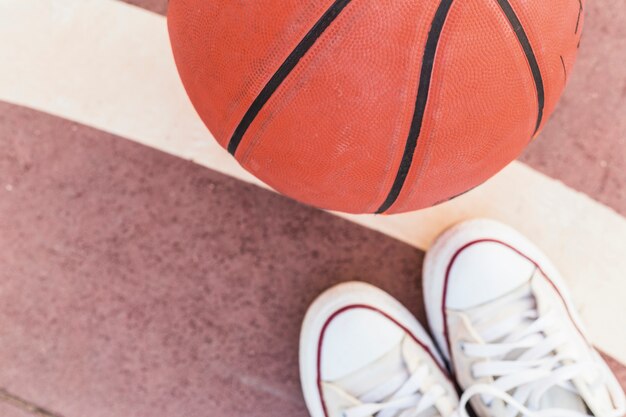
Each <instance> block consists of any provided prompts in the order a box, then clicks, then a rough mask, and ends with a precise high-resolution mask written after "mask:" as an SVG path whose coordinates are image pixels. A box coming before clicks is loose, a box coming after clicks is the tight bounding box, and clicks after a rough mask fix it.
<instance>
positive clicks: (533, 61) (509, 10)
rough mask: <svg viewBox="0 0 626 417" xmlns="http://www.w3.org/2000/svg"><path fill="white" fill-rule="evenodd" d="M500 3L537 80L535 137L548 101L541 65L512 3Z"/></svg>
mask: <svg viewBox="0 0 626 417" xmlns="http://www.w3.org/2000/svg"><path fill="white" fill-rule="evenodd" d="M498 3H499V4H500V8H501V9H502V11H503V12H504V14H505V15H506V17H507V19H509V23H510V24H511V26H512V27H513V31H514V32H515V35H517V39H518V40H519V43H520V44H521V45H522V49H524V54H526V59H527V60H528V64H529V65H530V70H531V72H532V75H533V78H534V80H535V87H536V88H537V102H538V106H537V107H538V111H537V113H538V115H537V125H536V126H535V131H534V133H533V136H534V135H536V134H537V132H538V131H539V128H540V127H541V122H542V121H543V111H544V107H545V101H546V97H545V87H544V84H543V77H542V76H541V70H540V69H539V63H538V62H537V57H536V56H535V52H534V51H533V47H532V46H531V44H530V40H529V39H528V36H527V35H526V32H525V31H524V28H523V27H522V22H520V20H519V18H518V17H517V15H516V14H515V10H513V7H512V6H511V3H509V2H508V0H498Z"/></svg>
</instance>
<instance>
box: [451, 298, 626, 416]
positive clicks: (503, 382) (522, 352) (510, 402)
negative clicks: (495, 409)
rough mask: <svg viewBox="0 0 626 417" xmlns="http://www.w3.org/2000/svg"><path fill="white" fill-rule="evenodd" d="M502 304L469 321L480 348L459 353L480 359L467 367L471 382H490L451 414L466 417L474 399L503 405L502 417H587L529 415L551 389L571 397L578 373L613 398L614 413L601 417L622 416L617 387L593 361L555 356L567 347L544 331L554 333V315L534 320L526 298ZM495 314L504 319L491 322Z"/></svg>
mask: <svg viewBox="0 0 626 417" xmlns="http://www.w3.org/2000/svg"><path fill="white" fill-rule="evenodd" d="M503 302H504V303H506V307H505V306H504V305H493V306H491V307H490V308H488V309H484V310H482V311H480V313H478V314H474V315H473V316H472V317H471V319H472V322H473V323H474V324H475V327H476V329H477V330H478V332H479V334H480V335H481V337H482V338H483V340H484V341H485V343H484V344H470V343H466V344H464V345H462V350H463V352H464V354H465V355H467V356H468V357H470V358H473V359H478V360H479V361H480V360H484V361H482V362H478V363H476V364H475V365H474V366H473V368H472V372H473V374H474V375H473V376H474V378H475V379H478V378H482V377H491V378H494V383H493V384H491V385H485V384H477V385H475V386H472V387H470V388H469V389H468V390H466V391H465V393H464V394H463V396H462V398H461V405H460V407H459V410H458V411H457V415H458V417H469V415H468V414H467V412H466V411H465V408H466V405H467V404H468V402H469V401H470V400H471V399H472V398H473V397H475V396H477V395H480V396H481V398H482V400H483V401H484V402H485V403H486V404H489V403H490V402H492V401H493V400H494V399H500V400H502V401H503V402H504V403H505V404H506V405H507V406H508V407H507V411H506V413H507V414H506V417H516V416H518V415H521V416H524V417H590V416H588V415H587V414H582V413H580V412H576V411H572V410H564V409H549V410H541V411H533V410H531V408H532V409H535V410H538V409H539V408H540V401H541V398H542V396H543V395H544V394H545V393H546V392H548V391H549V390H550V389H552V388H554V387H560V388H561V389H564V390H566V391H569V392H573V393H577V390H576V387H575V386H574V384H573V383H572V380H574V379H575V378H576V377H578V376H581V375H583V374H584V375H596V376H597V377H596V382H595V383H594V384H592V385H595V384H602V385H605V386H606V387H607V389H608V390H609V393H610V394H611V396H612V397H613V401H614V404H613V405H614V406H615V409H614V410H612V411H611V412H610V413H609V414H608V415H607V416H606V417H622V416H623V415H624V414H625V413H626V401H625V400H624V397H623V395H622V391H621V388H620V387H619V386H616V384H615V382H614V380H613V379H610V378H608V377H607V375H606V373H605V370H604V369H603V368H602V367H600V366H599V365H598V364H596V363H595V362H588V361H587V362H582V361H580V360H579V359H578V358H575V357H572V356H567V355H564V354H557V353H555V352H556V351H557V349H558V348H560V347H562V346H564V345H566V344H567V335H566V334H565V333H563V332H560V333H559V332H557V333H552V335H550V336H546V332H545V330H547V329H550V328H552V329H554V324H555V323H556V320H555V313H554V312H548V313H547V314H544V315H543V316H541V317H539V313H538V311H537V309H536V303H535V299H534V297H532V296H531V295H530V294H527V295H525V296H523V297H521V298H519V299H517V300H513V301H511V300H504V301H503ZM497 304H500V303H497ZM496 311H499V312H502V311H507V312H508V315H507V316H506V317H505V318H504V319H502V320H499V321H498V322H496V323H493V317H497V316H496V315H495V314H494V313H495V312H496ZM509 392H511V393H512V394H509ZM603 417H604V416H603Z"/></svg>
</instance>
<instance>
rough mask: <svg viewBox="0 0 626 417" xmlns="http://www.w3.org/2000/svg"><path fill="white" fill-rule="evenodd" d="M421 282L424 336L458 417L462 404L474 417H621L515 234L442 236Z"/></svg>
mask: <svg viewBox="0 0 626 417" xmlns="http://www.w3.org/2000/svg"><path fill="white" fill-rule="evenodd" d="M590 278H591V277H590ZM423 283H424V296H425V298H426V309H427V313H428V319H429V323H430V326H431V329H432V331H433V334H434V337H435V339H436V341H437V343H438V345H439V347H440V349H441V351H442V352H443V353H444V356H445V357H446V359H447V360H448V362H449V364H450V366H451V369H452V370H453V372H454V374H455V377H456V379H457V382H458V383H459V385H460V387H461V388H462V389H464V390H465V394H464V395H463V397H462V400H461V405H462V407H461V409H460V411H459V415H461V416H466V415H467V414H466V412H465V405H466V404H467V402H468V401H471V404H472V406H473V408H474V410H475V411H476V413H477V414H478V415H479V416H480V417H516V416H541V417H548V416H550V417H570V416H571V417H580V416H588V415H593V416H596V417H608V416H611V417H622V415H623V414H624V413H625V412H626V406H625V400H624V393H623V391H622V390H621V388H620V386H619V383H618V382H617V380H616V378H615V376H614V375H613V374H612V373H611V371H610V370H609V368H608V366H607V365H606V363H605V362H604V361H603V359H602V358H601V357H600V355H599V354H598V353H597V352H596V350H595V349H594V348H593V347H592V345H591V344H590V342H589V341H588V340H587V339H586V337H585V333H584V328H583V326H582V324H581V320H580V318H579V316H578V314H577V312H576V310H575V309H574V307H573V303H572V300H571V299H570V295H569V293H568V291H567V289H566V288H565V285H564V283H563V280H562V279H561V277H560V276H559V274H558V272H557V271H556V269H555V267H554V266H553V265H552V264H551V263H550V262H549V261H548V259H547V258H546V256H545V255H544V254H543V253H541V251H540V250H539V249H538V248H537V247H535V246H534V245H533V244H532V243H531V242H529V241H528V240H527V239H526V238H524V237H523V236H521V235H520V234H519V233H517V232H516V231H515V230H513V229H511V228H509V227H507V226H504V225H502V224H500V223H496V222H493V221H489V220H475V221H471V222H468V223H464V224H461V225H459V226H457V227H455V228H453V229H452V230H450V231H448V232H447V233H444V235H443V236H442V237H440V238H439V240H438V241H437V242H436V244H435V245H434V247H433V248H432V249H431V250H430V251H429V252H428V254H427V255H426V261H425V264H424V280H423ZM598 308H603V306H598Z"/></svg>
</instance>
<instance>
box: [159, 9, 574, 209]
mask: <svg viewBox="0 0 626 417" xmlns="http://www.w3.org/2000/svg"><path fill="white" fill-rule="evenodd" d="M583 7H584V4H583V2H582V0H249V1H245V2H242V1H234V0H210V1H209V0H170V10H169V18H168V21H169V30H170V37H171V41H172V46H173V50H174V56H175V59H176V63H177V66H178V70H179V72H180V75H181V77H182V80H183V83H184V85H185V88H186V89H187V92H188V94H189V97H190V98H191V101H192V102H193V104H194V105H195V107H196V109H197V111H198V113H199V114H200V116H201V117H202V119H203V120H204V122H205V123H206V125H207V126H208V127H209V129H210V130H211V132H212V133H213V135H214V136H215V137H216V138H217V140H218V141H219V143H220V144H221V145H222V146H223V147H224V148H226V149H228V150H229V151H230V153H232V154H233V155H234V156H235V158H237V160H238V161H239V163H240V164H241V165H242V166H244V167H245V168H246V169H247V170H248V171H250V172H251V173H253V174H254V175H256V176H257V177H258V178H260V179H261V180H263V181H264V182H266V183H267V184H269V185H270V186H272V187H273V188H275V189H276V190H277V191H280V192H282V193H284V194H286V195H288V196H290V197H293V198H294V199H297V200H299V201H302V202H304V203H308V204H311V205H314V206H317V207H321V208H325V209H333V210H339V211H344V212H352V213H400V212H406V211H411V210H416V209H420V208H424V207H428V206H431V205H434V204H437V203H440V202H443V201H446V200H449V199H450V198H453V197H454V196H457V195H459V194H462V193H464V192H465V191H467V190H469V189H471V188H473V187H475V186H477V185H479V184H481V183H482V182H484V181H485V180H487V179H488V178H489V177H491V176H492V175H494V174H495V173H497V172H498V171H499V170H501V169H502V168H503V167H504V166H506V165H507V164H508V163H510V162H511V161H512V160H514V159H515V158H516V157H517V156H518V155H519V154H520V153H521V151H522V150H523V149H524V147H525V146H526V145H527V144H528V143H529V142H530V141H531V140H532V139H533V138H534V137H535V136H536V135H537V134H538V132H539V131H540V130H541V128H542V126H543V125H544V124H545V122H546V119H547V117H548V116H549V115H550V114H551V113H552V111H553V110H554V108H555V106H556V104H557V101H558V99H559V97H560V95H561V93H562V91H563V88H564V86H565V84H566V81H567V78H568V75H569V73H570V71H571V68H572V65H573V63H574V60H575V57H576V53H577V49H578V45H579V41H580V34H581V31H582V26H583V13H582V12H583Z"/></svg>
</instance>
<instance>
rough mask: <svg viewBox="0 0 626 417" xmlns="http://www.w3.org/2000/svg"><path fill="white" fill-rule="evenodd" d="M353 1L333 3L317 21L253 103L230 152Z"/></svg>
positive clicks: (238, 129) (232, 142)
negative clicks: (302, 60) (305, 56)
mask: <svg viewBox="0 0 626 417" xmlns="http://www.w3.org/2000/svg"><path fill="white" fill-rule="evenodd" d="M351 1H352V0H337V1H335V3H333V5H332V6H331V7H330V8H329V9H328V10H327V11H326V12H325V13H324V15H323V16H322V17H321V18H320V20H318V21H317V23H316V24H315V26H313V28H312V29H311V30H310V31H309V32H308V33H307V34H306V36H305V37H304V38H303V39H302V40H301V41H300V43H299V44H298V46H296V49H294V50H293V52H292V53H291V54H290V55H289V56H288V57H287V59H286V60H285V62H283V64H282V65H281V66H280V68H279V69H278V71H276V73H275V74H274V75H273V76H272V78H271V79H270V80H269V82H268V83H267V85H266V86H265V87H264V88H263V90H261V93H260V94H259V96H258V97H257V98H256V99H255V100H254V102H252V105H251V106H250V108H249V109H248V111H247V112H246V114H245V115H244V117H243V119H242V120H241V122H240V123H239V125H238V126H237V128H236V129H235V133H234V134H233V136H232V138H231V139H230V142H229V143H228V152H230V153H231V154H233V155H234V154H235V152H237V148H238V147H239V144H240V143H241V140H242V139H243V136H244V135H245V134H246V131H247V130H248V128H250V125H251V124H252V122H253V121H254V119H256V117H257V116H258V115H259V112H260V111H261V109H262V108H263V106H265V104H266V103H267V102H268V100H269V99H270V98H271V97H272V95H273V94H274V93H275V92H276V90H277V89H278V87H280V86H281V84H282V83H283V81H285V79H286V78H287V77H288V76H289V74H290V73H291V72H292V71H293V70H294V68H295V67H296V65H298V63H299V62H300V60H301V59H302V58H303V57H304V55H306V53H307V52H308V51H309V50H310V49H311V48H312V47H313V45H315V42H316V41H317V40H318V39H319V37H320V36H322V34H323V33H324V32H325V31H326V29H328V27H329V26H330V25H331V24H332V23H333V21H334V20H335V19H336V18H337V16H339V15H340V14H341V12H342V11H343V9H345V7H346V6H347V5H348V4H349V3H350V2H351Z"/></svg>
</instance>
